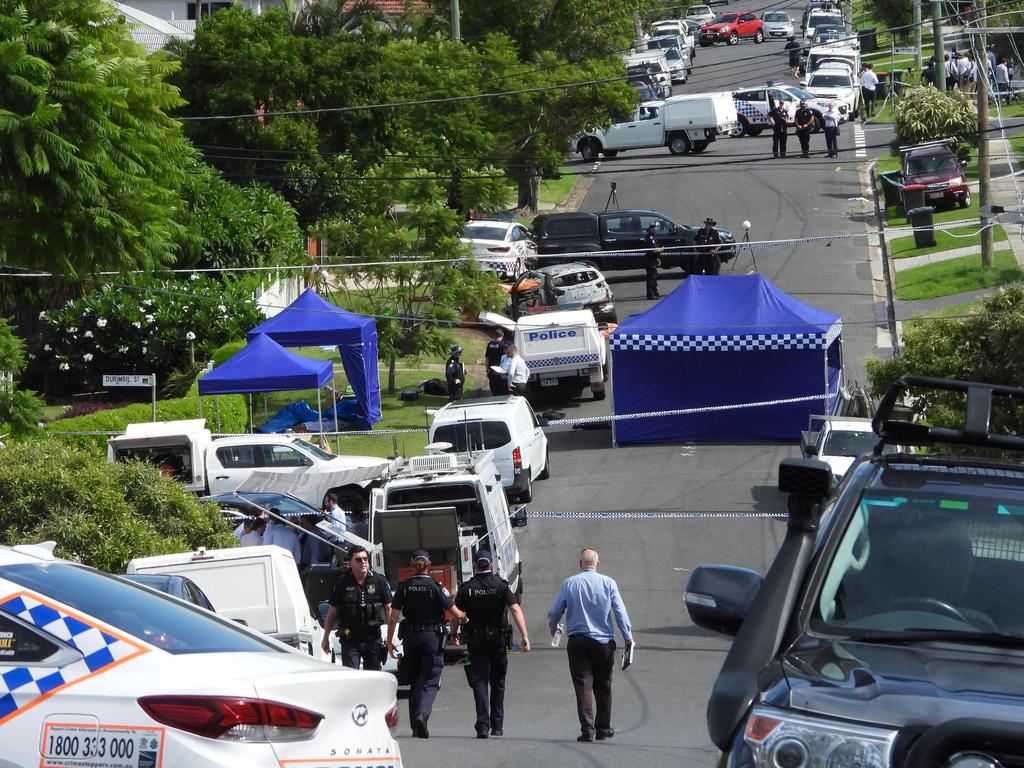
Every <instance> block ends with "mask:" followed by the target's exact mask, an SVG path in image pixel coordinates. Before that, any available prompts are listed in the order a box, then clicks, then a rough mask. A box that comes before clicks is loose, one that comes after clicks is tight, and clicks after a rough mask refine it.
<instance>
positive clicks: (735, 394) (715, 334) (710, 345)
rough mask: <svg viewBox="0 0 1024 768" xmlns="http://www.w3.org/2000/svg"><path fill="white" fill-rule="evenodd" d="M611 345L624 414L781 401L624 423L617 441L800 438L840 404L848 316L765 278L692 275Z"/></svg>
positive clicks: (617, 402)
mask: <svg viewBox="0 0 1024 768" xmlns="http://www.w3.org/2000/svg"><path fill="white" fill-rule="evenodd" d="M611 350H612V371H613V377H614V378H613V382H614V387H613V392H614V412H615V414H616V416H621V415H625V414H643V413H650V412H654V411H659V412H660V411H682V410H689V409H707V408H710V407H713V406H734V405H738V404H742V403H751V402H757V403H768V402H773V404H771V405H768V404H766V405H759V406H756V407H744V408H730V409H727V410H706V411H700V412H697V413H681V414H674V415H665V416H652V417H646V418H636V419H623V420H617V421H616V422H615V425H614V440H615V443H616V444H617V445H622V444H627V443H680V442H691V441H696V442H749V441H759V440H796V439H799V437H800V431H801V430H803V429H807V417H808V415H809V414H812V413H831V412H832V410H833V408H834V405H835V402H836V399H837V394H838V391H839V386H840V383H841V379H842V370H843V356H842V318H841V317H840V316H839V315H834V314H832V313H831V312H825V311H823V310H820V309H815V308H814V307H810V306H807V305H806V304H804V303H802V302H800V301H797V300H796V299H794V298H793V297H791V296H788V295H786V294H785V293H783V292H782V291H780V290H779V289H778V288H776V287H775V286H774V285H772V284H771V283H770V282H769V281H768V280H766V279H765V278H764V277H762V276H761V275H717V276H713V277H702V276H691V277H688V278H687V279H686V281H685V282H684V283H683V284H682V285H680V286H679V287H678V288H677V289H676V290H674V291H673V292H672V293H671V294H669V295H668V296H667V297H665V298H664V299H662V300H661V301H659V302H658V303H657V304H655V305H654V306H653V307H651V308H650V309H649V310H647V311H646V312H644V313H643V314H640V315H634V316H633V317H631V318H629V319H628V320H627V321H626V322H624V323H623V324H622V325H620V326H619V327H618V328H617V329H616V330H615V332H614V333H613V334H612V336H611ZM774 401H789V402H783V403H777V402H774Z"/></svg>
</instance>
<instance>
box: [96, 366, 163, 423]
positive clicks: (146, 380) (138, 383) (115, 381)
mask: <svg viewBox="0 0 1024 768" xmlns="http://www.w3.org/2000/svg"><path fill="white" fill-rule="evenodd" d="M103 386H104V387H149V391H150V399H151V401H152V403H153V421H156V374H155V373H151V374H149V375H148V376H147V375H144V374H138V373H105V374H103Z"/></svg>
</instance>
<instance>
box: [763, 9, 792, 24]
mask: <svg viewBox="0 0 1024 768" xmlns="http://www.w3.org/2000/svg"><path fill="white" fill-rule="evenodd" d="M761 21H781V22H783V23H786V22H788V21H790V18H789V14H786V13H782V12H781V11H770V12H769V13H766V14H765V15H764V16H762V17H761Z"/></svg>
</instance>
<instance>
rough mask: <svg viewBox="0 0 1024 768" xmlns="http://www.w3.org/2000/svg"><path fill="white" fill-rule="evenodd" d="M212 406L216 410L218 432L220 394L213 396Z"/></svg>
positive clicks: (218, 429)
mask: <svg viewBox="0 0 1024 768" xmlns="http://www.w3.org/2000/svg"><path fill="white" fill-rule="evenodd" d="M213 407H214V410H216V411H217V431H218V432H220V395H215V396H214V398H213Z"/></svg>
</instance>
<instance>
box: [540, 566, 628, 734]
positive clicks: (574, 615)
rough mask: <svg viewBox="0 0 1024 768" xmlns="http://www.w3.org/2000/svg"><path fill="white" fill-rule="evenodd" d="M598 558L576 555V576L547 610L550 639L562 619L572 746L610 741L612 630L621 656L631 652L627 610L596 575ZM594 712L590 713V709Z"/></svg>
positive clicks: (613, 587) (608, 582)
mask: <svg viewBox="0 0 1024 768" xmlns="http://www.w3.org/2000/svg"><path fill="white" fill-rule="evenodd" d="M597 566H598V556H597V551H596V550H593V549H584V550H583V551H582V552H580V572H579V573H577V574H576V575H575V576H570V577H569V578H568V579H566V580H565V581H564V582H563V583H562V589H561V590H560V591H559V593H558V596H557V597H556V598H555V601H554V602H553V603H552V604H551V608H550V609H549V610H548V628H549V629H550V630H551V636H552V637H555V633H556V632H557V631H558V629H559V626H558V623H559V621H560V620H561V618H562V614H565V634H566V635H567V636H568V637H569V642H568V643H567V644H566V651H567V652H568V655H569V676H570V677H571V678H572V685H573V689H574V690H575V692H576V712H577V714H578V715H579V719H580V735H579V736H578V737H577V738H576V741H584V742H589V741H594V739H597V740H599V741H600V740H603V739H610V738H612V736H614V735H615V730H614V729H613V728H612V668H613V667H614V665H615V629H614V627H613V626H612V616H613V615H614V617H615V623H616V624H617V625H618V627H619V632H620V633H621V634H622V640H623V643H624V644H625V649H624V652H625V653H629V652H630V650H631V649H632V647H633V630H632V627H631V626H630V623H629V615H628V614H627V613H626V606H625V605H624V604H623V602H622V596H621V595H620V594H619V585H618V584H616V583H615V580H614V579H611V578H609V577H607V576H603V575H601V574H599V573H598V572H597ZM595 701H596V703H597V711H596V712H595V711H594V703H595Z"/></svg>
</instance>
